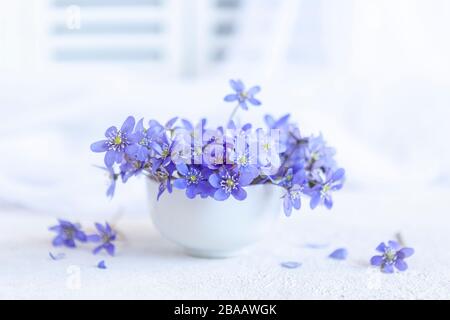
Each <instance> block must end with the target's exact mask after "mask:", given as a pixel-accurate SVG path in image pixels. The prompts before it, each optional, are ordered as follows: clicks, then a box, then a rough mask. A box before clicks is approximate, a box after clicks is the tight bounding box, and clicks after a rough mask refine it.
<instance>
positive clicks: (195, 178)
mask: <svg viewBox="0 0 450 320" xmlns="http://www.w3.org/2000/svg"><path fill="white" fill-rule="evenodd" d="M189 179H190V180H191V182H196V181H197V176H194V175H192V176H190V178H189Z"/></svg>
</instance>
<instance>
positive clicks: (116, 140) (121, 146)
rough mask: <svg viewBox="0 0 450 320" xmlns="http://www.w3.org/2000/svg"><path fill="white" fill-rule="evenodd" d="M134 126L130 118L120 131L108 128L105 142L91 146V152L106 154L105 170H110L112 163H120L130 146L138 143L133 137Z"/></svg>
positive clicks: (132, 119)
mask: <svg viewBox="0 0 450 320" xmlns="http://www.w3.org/2000/svg"><path fill="white" fill-rule="evenodd" d="M134 124H135V120H134V118H133V117H131V116H130V117H128V118H127V119H126V120H125V122H124V123H123V125H122V127H121V128H120V130H117V128H116V127H114V126H113V127H110V128H109V129H108V130H106V133H105V136H106V140H101V141H98V142H95V143H93V144H92V145H91V150H92V151H93V152H106V154H105V165H106V167H107V168H111V167H112V166H113V165H114V163H120V162H122V159H123V156H124V154H126V153H127V152H128V151H130V150H129V148H130V146H131V145H133V144H134V143H136V142H138V141H137V138H136V136H135V135H133V129H134ZM131 151H132V150H131Z"/></svg>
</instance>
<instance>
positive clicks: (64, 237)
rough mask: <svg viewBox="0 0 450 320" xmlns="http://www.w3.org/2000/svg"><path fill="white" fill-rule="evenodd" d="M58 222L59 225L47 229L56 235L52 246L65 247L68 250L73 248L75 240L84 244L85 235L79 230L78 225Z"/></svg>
mask: <svg viewBox="0 0 450 320" xmlns="http://www.w3.org/2000/svg"><path fill="white" fill-rule="evenodd" d="M58 222H59V225H56V226H53V227H50V228H49V230H51V231H55V232H57V233H58V234H57V235H56V237H55V238H54V239H53V242H52V244H53V246H55V247H59V246H66V247H68V248H75V247H76V244H75V241H76V240H78V241H80V242H86V240H87V237H86V234H85V233H84V232H83V231H82V230H81V226H80V225H79V224H77V223H72V222H69V221H66V220H61V219H59V220H58Z"/></svg>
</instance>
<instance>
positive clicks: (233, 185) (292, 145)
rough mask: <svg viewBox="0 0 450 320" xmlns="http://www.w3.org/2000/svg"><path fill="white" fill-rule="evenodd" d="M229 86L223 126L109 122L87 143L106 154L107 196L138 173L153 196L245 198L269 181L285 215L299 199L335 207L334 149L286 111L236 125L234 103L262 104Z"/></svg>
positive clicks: (338, 176)
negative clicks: (152, 187) (258, 123)
mask: <svg viewBox="0 0 450 320" xmlns="http://www.w3.org/2000/svg"><path fill="white" fill-rule="evenodd" d="M230 85H231V87H232V89H233V90H234V92H233V93H232V94H229V95H227V96H226V97H225V101H226V102H234V103H236V107H235V109H234V110H233V112H232V113H231V116H230V119H229V121H228V123H227V124H226V126H224V127H222V126H221V127H218V128H215V129H212V128H208V127H207V126H206V120H205V119H203V120H201V121H200V122H199V123H198V124H196V125H194V124H192V123H191V122H189V121H188V120H185V119H178V118H173V119H171V120H169V121H168V122H167V123H166V124H164V125H163V124H161V123H159V122H158V121H156V120H150V121H149V122H148V124H147V125H145V124H144V120H143V119H141V120H139V121H138V122H137V123H136V121H135V119H134V118H133V117H131V116H130V117H128V118H127V119H126V120H125V122H124V123H123V125H122V127H121V128H120V129H118V128H116V127H114V126H113V127H110V128H109V129H107V130H106V133H105V137H106V138H105V139H104V140H101V141H98V142H95V143H93V144H92V145H91V150H92V151H93V152H105V158H104V162H105V166H106V167H105V168H103V169H104V170H106V171H107V172H109V174H110V177H111V184H110V186H109V188H108V190H107V195H108V196H111V197H112V196H113V195H114V190H115V185H116V181H117V180H118V179H119V178H120V179H121V180H122V182H123V183H126V182H127V181H128V179H129V178H130V177H133V176H137V175H140V174H143V175H145V176H147V177H148V178H149V179H151V180H154V181H155V182H157V183H159V192H158V195H157V198H158V199H159V198H160V196H161V195H162V194H163V193H164V192H165V191H167V192H168V193H171V192H172V188H173V187H175V188H177V189H183V190H185V192H186V196H187V197H188V198H190V199H193V198H196V197H201V198H214V199H215V200H217V201H225V200H227V199H229V198H230V196H232V197H234V198H235V199H237V200H239V201H243V200H245V199H246V197H247V192H246V188H249V187H251V186H252V185H258V184H272V185H275V186H278V187H281V188H283V189H284V196H283V203H284V211H285V213H286V215H288V216H289V215H290V214H291V212H292V208H294V209H297V210H299V209H300V207H301V199H302V197H309V198H310V207H311V208H312V209H314V208H316V207H317V206H318V205H319V204H323V205H325V206H326V207H327V208H329V209H330V208H331V207H332V206H333V201H332V196H331V194H332V192H334V191H337V190H339V189H341V188H342V186H343V183H344V179H345V171H344V169H342V168H339V167H338V166H337V164H336V162H335V160H334V158H333V157H334V154H335V151H334V149H333V148H331V147H329V146H327V145H326V143H325V141H324V140H323V138H322V136H321V135H320V136H303V135H302V134H301V133H300V130H299V128H298V126H297V125H296V124H295V123H292V122H291V121H290V116H289V115H285V116H283V117H282V118H280V119H274V118H273V117H272V116H269V115H267V116H266V117H265V123H266V128H256V129H254V128H253V126H252V125H251V124H244V125H239V124H238V123H236V122H235V121H234V120H233V118H234V116H235V114H236V112H237V111H238V110H239V109H244V110H248V107H249V105H253V106H260V105H261V102H260V101H259V100H257V99H256V98H255V95H256V94H257V93H258V92H259V91H260V87H258V86H255V87H252V88H250V89H248V90H247V89H246V88H245V86H244V84H243V83H242V82H241V81H239V80H237V81H234V80H231V81H230Z"/></svg>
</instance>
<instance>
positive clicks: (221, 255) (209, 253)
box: [183, 248, 247, 259]
mask: <svg viewBox="0 0 450 320" xmlns="http://www.w3.org/2000/svg"><path fill="white" fill-rule="evenodd" d="M183 249H184V252H185V253H186V254H187V255H189V256H191V257H194V258H202V259H226V258H231V257H236V256H239V255H242V254H243V253H245V252H246V251H247V250H246V249H239V250H221V251H217V250H199V249H191V248H183Z"/></svg>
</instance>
